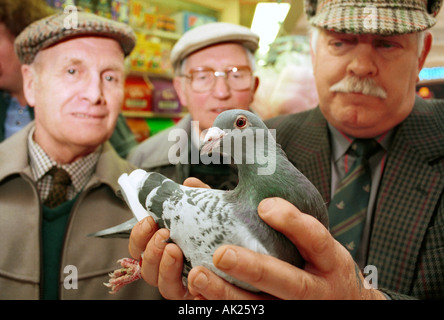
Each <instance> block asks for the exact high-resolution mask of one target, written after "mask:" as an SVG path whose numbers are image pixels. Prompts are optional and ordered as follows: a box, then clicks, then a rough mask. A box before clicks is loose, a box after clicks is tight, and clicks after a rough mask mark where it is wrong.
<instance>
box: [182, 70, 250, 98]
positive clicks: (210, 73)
mask: <svg viewBox="0 0 444 320" xmlns="http://www.w3.org/2000/svg"><path fill="white" fill-rule="evenodd" d="M181 77H185V78H187V79H189V80H190V82H191V89H192V90H193V91H196V92H206V91H210V90H211V89H213V87H214V85H215V84H216V77H224V78H225V80H226V82H227V84H228V86H229V87H230V88H231V89H233V90H237V91H241V90H246V89H248V88H250V87H251V83H252V80H253V77H252V72H251V69H250V67H248V66H241V67H228V68H226V69H225V70H224V71H215V70H214V69H212V68H209V67H197V68H193V69H191V70H190V74H188V75H181Z"/></svg>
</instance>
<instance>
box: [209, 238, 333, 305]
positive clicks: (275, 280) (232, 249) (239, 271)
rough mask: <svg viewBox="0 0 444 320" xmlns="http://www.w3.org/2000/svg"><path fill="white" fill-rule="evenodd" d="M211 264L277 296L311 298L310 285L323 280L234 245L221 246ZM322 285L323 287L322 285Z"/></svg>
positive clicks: (281, 297) (282, 262)
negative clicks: (317, 279)
mask: <svg viewBox="0 0 444 320" xmlns="http://www.w3.org/2000/svg"><path fill="white" fill-rule="evenodd" d="M213 262H214V265H215V266H216V267H217V268H219V269H220V270H222V271H224V272H226V273H227V274H229V275H231V276H233V277H235V278H236V279H239V280H241V281H244V282H247V283H249V284H251V285H253V286H254V287H256V288H258V289H259V290H261V291H264V292H267V293H269V294H270V295H272V296H275V297H278V298H280V299H313V298H319V297H312V296H311V290H309V289H310V288H313V287H314V286H316V287H317V289H319V290H321V291H325V290H322V289H323V288H319V286H323V285H324V284H323V283H322V282H321V283H316V278H315V277H312V276H311V275H310V274H308V273H307V272H306V271H304V270H302V269H299V268H297V267H295V266H293V265H291V264H289V263H287V262H284V261H282V260H279V259H276V258H274V257H271V256H268V255H263V254H259V253H257V252H254V251H251V250H249V249H245V248H241V247H237V246H221V247H220V248H218V249H217V250H216V251H215V252H214V255H213ZM324 289H325V288H324Z"/></svg>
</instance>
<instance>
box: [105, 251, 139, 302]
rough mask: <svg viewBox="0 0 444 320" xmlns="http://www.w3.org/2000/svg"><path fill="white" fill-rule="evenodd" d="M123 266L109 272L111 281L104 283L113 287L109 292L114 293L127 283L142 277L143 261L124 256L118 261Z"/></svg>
mask: <svg viewBox="0 0 444 320" xmlns="http://www.w3.org/2000/svg"><path fill="white" fill-rule="evenodd" d="M117 263H120V265H121V266H122V268H120V269H117V270H114V272H111V273H110V274H109V277H110V279H109V282H108V283H104V285H105V286H107V287H108V288H111V291H110V292H109V293H111V294H114V293H116V292H117V291H119V290H120V289H122V288H123V287H124V286H126V285H127V284H130V283H131V282H134V281H136V280H139V279H140V278H141V277H142V273H141V261H139V260H135V259H130V258H123V259H120V260H118V261H117Z"/></svg>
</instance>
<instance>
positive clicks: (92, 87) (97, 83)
mask: <svg viewBox="0 0 444 320" xmlns="http://www.w3.org/2000/svg"><path fill="white" fill-rule="evenodd" d="M82 97H83V98H84V99H87V100H88V101H89V102H90V103H91V104H92V105H97V104H101V103H102V102H103V81H102V77H101V76H100V75H96V74H91V75H89V77H88V79H87V80H86V81H85V85H84V89H83V92H82Z"/></svg>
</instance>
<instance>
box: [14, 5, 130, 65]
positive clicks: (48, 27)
mask: <svg viewBox="0 0 444 320" xmlns="http://www.w3.org/2000/svg"><path fill="white" fill-rule="evenodd" d="M82 36H99V37H106V38H112V39H115V40H116V41H117V42H119V43H120V45H121V47H122V50H123V53H124V55H125V56H127V55H128V54H130V52H131V51H132V50H133V48H134V46H135V44H136V37H135V35H134V32H133V30H132V29H131V27H129V26H128V25H126V24H124V23H121V22H117V21H114V20H110V19H106V18H103V17H100V16H97V15H95V14H92V13H88V12H83V11H71V12H67V13H65V12H61V13H57V14H54V15H51V16H49V17H46V18H43V19H41V20H38V21H35V22H34V23H32V24H30V25H29V26H28V27H27V28H25V30H23V31H22V32H21V33H20V34H19V35H18V36H17V38H16V39H15V43H14V45H15V53H16V54H17V56H18V58H19V59H20V61H21V63H23V64H30V63H32V62H33V61H34V58H35V56H36V55H37V53H38V52H39V51H40V50H42V49H45V48H48V47H49V46H52V45H54V44H56V43H59V42H61V41H65V40H67V39H70V38H74V37H82Z"/></svg>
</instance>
